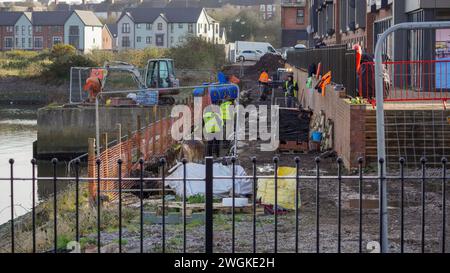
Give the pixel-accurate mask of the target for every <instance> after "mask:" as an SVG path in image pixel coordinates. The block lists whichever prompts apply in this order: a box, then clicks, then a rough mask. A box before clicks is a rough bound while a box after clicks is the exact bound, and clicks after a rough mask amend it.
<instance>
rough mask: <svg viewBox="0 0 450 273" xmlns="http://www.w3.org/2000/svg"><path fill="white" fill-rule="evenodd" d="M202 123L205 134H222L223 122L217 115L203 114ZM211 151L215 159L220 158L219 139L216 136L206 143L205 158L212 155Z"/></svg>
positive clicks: (212, 113) (209, 112) (210, 112)
mask: <svg viewBox="0 0 450 273" xmlns="http://www.w3.org/2000/svg"><path fill="white" fill-rule="evenodd" d="M203 123H204V127H205V131H206V133H207V134H218V133H221V132H222V128H223V121H222V118H221V117H220V115H219V114H217V113H215V112H213V111H208V112H205V113H204V114H203ZM213 150H214V152H215V154H216V156H217V157H219V156H220V139H218V138H217V137H216V136H214V137H212V139H211V140H208V142H207V143H206V154H207V156H212V155H213Z"/></svg>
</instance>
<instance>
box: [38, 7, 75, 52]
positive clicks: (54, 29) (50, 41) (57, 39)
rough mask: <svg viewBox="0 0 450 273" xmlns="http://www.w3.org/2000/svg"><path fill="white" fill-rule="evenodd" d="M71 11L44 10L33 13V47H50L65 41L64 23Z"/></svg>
mask: <svg viewBox="0 0 450 273" xmlns="http://www.w3.org/2000/svg"><path fill="white" fill-rule="evenodd" d="M70 15H71V12H69V11H43V12H33V13H32V23H33V49H34V50H42V49H50V48H52V47H53V46H54V45H55V44H58V43H63V42H64V24H65V22H66V20H67V19H68V18H69V16H70Z"/></svg>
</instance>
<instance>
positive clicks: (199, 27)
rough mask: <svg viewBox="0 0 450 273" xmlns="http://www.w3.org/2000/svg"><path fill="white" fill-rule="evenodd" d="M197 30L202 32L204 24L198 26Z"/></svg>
mask: <svg viewBox="0 0 450 273" xmlns="http://www.w3.org/2000/svg"><path fill="white" fill-rule="evenodd" d="M197 28H198V31H199V32H200V31H201V30H202V24H198V26H197Z"/></svg>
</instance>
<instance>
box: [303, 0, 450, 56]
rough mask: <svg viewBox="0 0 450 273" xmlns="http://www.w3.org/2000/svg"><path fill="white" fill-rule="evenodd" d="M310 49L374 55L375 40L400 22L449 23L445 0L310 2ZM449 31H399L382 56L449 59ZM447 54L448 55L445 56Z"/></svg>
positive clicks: (321, 0) (333, 0)
mask: <svg viewBox="0 0 450 273" xmlns="http://www.w3.org/2000/svg"><path fill="white" fill-rule="evenodd" d="M309 2H310V3H309V9H310V11H309V12H310V14H311V17H310V20H309V26H308V30H310V31H309V33H310V36H309V38H310V45H314V43H316V42H317V41H323V42H324V43H325V44H327V45H335V44H346V45H347V46H348V47H349V48H350V47H351V46H352V45H354V44H359V45H361V47H362V48H363V49H364V50H365V51H366V52H369V53H373V52H374V48H375V45H376V43H377V41H378V37H379V36H380V35H381V34H382V33H383V32H384V31H386V30H387V29H388V28H389V27H391V26H393V25H395V24H399V23H403V22H421V21H440V20H450V5H449V2H448V0H436V1H423V0H415V1H409V0H396V1H393V0H332V1H330V0H328V1H327V0H310V1H309ZM448 31H449V30H411V31H399V32H396V33H394V34H392V35H390V36H389V37H388V39H387V40H386V42H385V45H384V46H383V51H384V52H383V54H385V55H387V56H389V57H390V58H391V59H392V60H433V59H435V58H436V55H440V56H447V55H450V48H448V47H450V37H449V36H446V35H445V33H447V32H448ZM445 52H448V53H445Z"/></svg>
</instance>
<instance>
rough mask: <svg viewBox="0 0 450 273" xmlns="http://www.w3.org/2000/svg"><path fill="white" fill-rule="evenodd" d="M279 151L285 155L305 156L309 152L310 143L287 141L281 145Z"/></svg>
mask: <svg viewBox="0 0 450 273" xmlns="http://www.w3.org/2000/svg"><path fill="white" fill-rule="evenodd" d="M278 151H279V152H280V153H283V154H304V153H307V152H308V151H309V145H308V142H297V141H286V143H280V145H279V146H278Z"/></svg>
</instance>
